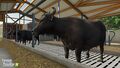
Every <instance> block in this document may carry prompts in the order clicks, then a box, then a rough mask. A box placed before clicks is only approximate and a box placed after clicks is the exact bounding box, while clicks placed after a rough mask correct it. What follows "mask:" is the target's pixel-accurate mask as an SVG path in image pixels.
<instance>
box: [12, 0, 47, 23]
mask: <svg viewBox="0 0 120 68" xmlns="http://www.w3.org/2000/svg"><path fill="white" fill-rule="evenodd" d="M45 1H46V0H41V1H40V2H39V3H37V4H36V5H35V6H34V7H33V8H31V9H30V10H29V11H27V12H26V13H25V14H24V15H22V16H21V17H20V18H19V19H17V20H16V21H15V22H14V23H16V22H17V21H19V20H20V19H21V18H23V17H24V16H26V15H27V14H29V13H30V12H31V11H32V10H34V9H35V8H37V7H38V6H39V5H41V4H42V3H43V2H45Z"/></svg>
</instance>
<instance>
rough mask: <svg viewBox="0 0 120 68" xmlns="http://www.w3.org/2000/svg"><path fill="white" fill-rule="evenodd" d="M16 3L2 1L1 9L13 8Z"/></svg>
mask: <svg viewBox="0 0 120 68" xmlns="http://www.w3.org/2000/svg"><path fill="white" fill-rule="evenodd" d="M13 5H14V3H0V11H6V10H11V9H12V7H13Z"/></svg>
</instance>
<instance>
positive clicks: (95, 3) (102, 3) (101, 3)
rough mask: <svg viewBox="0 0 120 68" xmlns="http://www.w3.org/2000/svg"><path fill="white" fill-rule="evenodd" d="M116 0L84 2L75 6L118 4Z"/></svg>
mask: <svg viewBox="0 0 120 68" xmlns="http://www.w3.org/2000/svg"><path fill="white" fill-rule="evenodd" d="M119 2H120V1H118V0H109V1H100V2H87V3H85V4H82V5H81V4H79V5H78V6H77V7H86V6H98V5H106V4H114V3H115V4H119Z"/></svg>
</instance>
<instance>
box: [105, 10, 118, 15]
mask: <svg viewBox="0 0 120 68" xmlns="http://www.w3.org/2000/svg"><path fill="white" fill-rule="evenodd" d="M117 12H120V9H117V10H114V11H112V12H108V13H106V14H112V13H117Z"/></svg>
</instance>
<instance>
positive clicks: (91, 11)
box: [71, 4, 116, 16]
mask: <svg viewBox="0 0 120 68" xmlns="http://www.w3.org/2000/svg"><path fill="white" fill-rule="evenodd" d="M114 5H116V4H112V5H108V6H103V7H100V8H96V9H93V10H89V11H84V12H83V13H84V14H90V13H94V12H99V11H102V10H106V8H108V7H111V6H114ZM71 16H80V14H78V13H77V14H73V15H71Z"/></svg>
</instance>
